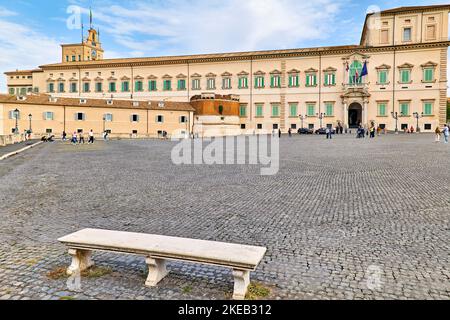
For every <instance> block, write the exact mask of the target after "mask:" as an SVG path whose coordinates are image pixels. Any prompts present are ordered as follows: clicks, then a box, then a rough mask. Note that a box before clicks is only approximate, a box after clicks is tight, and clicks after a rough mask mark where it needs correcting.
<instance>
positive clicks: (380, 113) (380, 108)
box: [378, 102, 386, 117]
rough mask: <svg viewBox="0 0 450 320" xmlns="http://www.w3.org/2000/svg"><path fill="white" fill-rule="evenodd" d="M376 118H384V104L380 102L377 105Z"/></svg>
mask: <svg viewBox="0 0 450 320" xmlns="http://www.w3.org/2000/svg"><path fill="white" fill-rule="evenodd" d="M378 116H380V117H385V116H386V103H384V102H382V103H379V104H378Z"/></svg>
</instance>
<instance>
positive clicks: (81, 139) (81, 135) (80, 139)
mask: <svg viewBox="0 0 450 320" xmlns="http://www.w3.org/2000/svg"><path fill="white" fill-rule="evenodd" d="M78 143H79V144H81V143H83V144H84V135H83V132H80V137H79V141H78Z"/></svg>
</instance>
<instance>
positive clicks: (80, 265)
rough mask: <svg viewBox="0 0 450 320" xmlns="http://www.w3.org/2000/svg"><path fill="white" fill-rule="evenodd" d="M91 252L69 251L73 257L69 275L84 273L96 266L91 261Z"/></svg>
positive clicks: (68, 271)
mask: <svg viewBox="0 0 450 320" xmlns="http://www.w3.org/2000/svg"><path fill="white" fill-rule="evenodd" d="M91 253H92V252H91V251H88V250H78V249H69V254H70V255H71V256H72V264H71V265H70V266H69V268H68V269H67V274H68V275H72V274H74V273H77V272H80V273H81V272H82V271H84V270H86V269H89V268H90V267H92V266H93V265H94V262H93V261H92V259H91Z"/></svg>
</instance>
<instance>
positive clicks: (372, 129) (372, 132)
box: [370, 126, 375, 139]
mask: <svg viewBox="0 0 450 320" xmlns="http://www.w3.org/2000/svg"><path fill="white" fill-rule="evenodd" d="M370 138H371V139H373V138H375V126H371V127H370Z"/></svg>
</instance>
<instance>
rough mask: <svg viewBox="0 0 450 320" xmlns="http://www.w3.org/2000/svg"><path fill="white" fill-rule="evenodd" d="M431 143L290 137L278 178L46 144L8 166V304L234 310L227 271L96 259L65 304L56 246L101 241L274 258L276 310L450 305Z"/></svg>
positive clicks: (438, 150)
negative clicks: (123, 235)
mask: <svg viewBox="0 0 450 320" xmlns="http://www.w3.org/2000/svg"><path fill="white" fill-rule="evenodd" d="M433 141H434V136H433V135H429V134H407V135H405V134H400V135H398V136H397V135H393V134H392V135H385V136H381V137H377V138H376V139H374V140H369V139H355V138H354V136H353V135H341V136H336V137H334V139H333V140H332V141H329V140H326V139H325V137H324V136H298V135H296V136H294V137H292V138H288V137H283V138H282V139H281V141H280V170H279V172H278V174H277V175H275V176H261V175H260V167H259V166H255V165H213V166H208V165H185V166H175V165H174V164H172V162H171V149H172V147H173V146H174V145H175V143H174V142H171V141H159V140H117V141H108V142H103V141H98V142H97V143H96V144H94V145H83V146H76V147H75V146H71V145H69V144H68V143H67V144H66V143H61V142H56V143H49V144H44V145H41V146H39V147H36V148H34V149H31V150H29V151H27V152H25V153H22V154H20V155H18V156H15V157H12V158H9V159H7V160H4V161H1V162H0V227H1V232H0V299H140V300H141V299H142V300H143V299H229V298H230V297H231V293H232V287H233V281H232V275H231V271H230V270H228V269H222V268H218V267H210V266H202V265H195V264H189V263H182V262H170V263H169V264H168V269H169V270H170V271H171V272H170V274H169V276H168V277H167V278H165V279H164V280H163V281H162V282H161V283H160V285H159V286H158V287H157V288H147V287H145V286H144V281H145V277H146V265H145V261H144V258H143V257H139V256H127V255H116V254H110V253H100V252H96V253H94V256H93V258H94V260H95V262H96V264H97V265H98V266H101V267H107V268H109V269H110V270H111V272H110V273H108V274H105V275H104V276H102V277H97V278H95V277H88V278H83V279H82V283H81V285H82V290H81V292H71V291H69V290H68V288H67V285H66V279H65V278H60V279H56V280H55V279H51V278H50V277H49V276H48V273H49V272H51V271H53V270H55V269H57V268H59V267H67V266H68V265H69V264H70V258H69V255H68V254H67V250H66V248H65V247H64V246H63V245H61V244H60V243H58V242H57V240H56V239H57V238H59V237H61V236H64V235H66V234H69V233H72V232H75V231H78V230H80V229H82V228H86V227H89V228H102V229H112V230H121V231H132V232H144V233H153V234H162V235H168V236H178V237H188V238H199V239H204V240H216V241H226V242H234V243H242V244H250V245H258V246H266V247H267V248H268V252H267V254H266V256H265V258H264V260H263V262H262V263H261V265H260V266H259V267H258V269H257V271H256V272H254V273H252V281H254V282H257V283H261V284H263V285H264V286H265V287H268V288H270V289H271V293H270V296H269V298H270V299H449V298H450V223H449V220H450V184H449V182H450V170H449V167H450V157H449V155H450V147H449V146H448V145H445V144H443V143H439V144H436V143H434V142H433Z"/></svg>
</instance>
